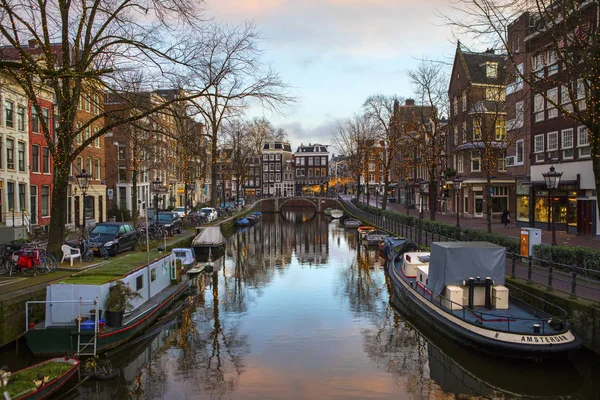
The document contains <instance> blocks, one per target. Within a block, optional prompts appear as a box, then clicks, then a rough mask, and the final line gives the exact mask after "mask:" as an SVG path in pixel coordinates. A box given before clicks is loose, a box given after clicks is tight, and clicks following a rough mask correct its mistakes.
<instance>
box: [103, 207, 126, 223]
mask: <svg viewBox="0 0 600 400" xmlns="http://www.w3.org/2000/svg"><path fill="white" fill-rule="evenodd" d="M107 215H108V217H109V218H110V217H114V218H115V220H116V221H118V222H126V221H131V211H129V210H128V209H127V208H126V207H121V208H117V207H112V208H111V209H109V210H108V212H107Z"/></svg>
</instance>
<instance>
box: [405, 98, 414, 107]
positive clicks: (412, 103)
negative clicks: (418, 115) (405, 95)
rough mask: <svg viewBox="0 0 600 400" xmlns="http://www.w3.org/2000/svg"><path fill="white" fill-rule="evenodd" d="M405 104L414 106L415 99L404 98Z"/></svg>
mask: <svg viewBox="0 0 600 400" xmlns="http://www.w3.org/2000/svg"><path fill="white" fill-rule="evenodd" d="M404 104H405V105H407V106H414V105H415V100H414V99H406V101H405V102H404Z"/></svg>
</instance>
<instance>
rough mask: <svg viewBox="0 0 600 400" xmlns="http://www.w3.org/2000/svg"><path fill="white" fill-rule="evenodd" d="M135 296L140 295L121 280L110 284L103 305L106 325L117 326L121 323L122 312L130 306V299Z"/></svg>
mask: <svg viewBox="0 0 600 400" xmlns="http://www.w3.org/2000/svg"><path fill="white" fill-rule="evenodd" d="M137 297H141V296H140V295H139V294H138V293H137V292H135V291H134V290H132V289H131V288H130V287H129V286H127V285H125V284H124V283H123V282H122V281H117V283H116V284H115V285H113V286H111V287H110V289H109V291H108V297H107V298H106V303H105V305H104V307H105V310H106V311H105V316H106V326H110V327H113V328H118V327H120V326H121V325H123V314H124V313H125V310H127V309H130V308H131V307H132V304H131V300H133V299H135V298H137Z"/></svg>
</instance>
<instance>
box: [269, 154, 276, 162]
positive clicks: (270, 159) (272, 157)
mask: <svg viewBox="0 0 600 400" xmlns="http://www.w3.org/2000/svg"><path fill="white" fill-rule="evenodd" d="M274 160H275V154H273V153H271V154H269V161H274Z"/></svg>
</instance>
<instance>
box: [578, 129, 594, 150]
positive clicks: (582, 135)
mask: <svg viewBox="0 0 600 400" xmlns="http://www.w3.org/2000/svg"><path fill="white" fill-rule="evenodd" d="M577 147H578V148H579V157H589V156H590V154H591V150H590V137H589V135H588V130H587V128H586V127H585V126H579V127H577Z"/></svg>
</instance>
